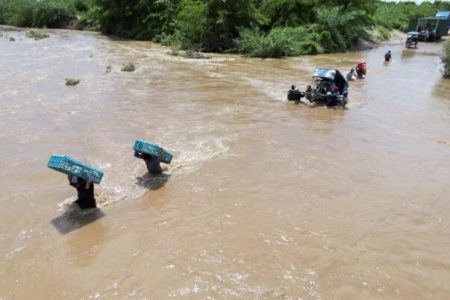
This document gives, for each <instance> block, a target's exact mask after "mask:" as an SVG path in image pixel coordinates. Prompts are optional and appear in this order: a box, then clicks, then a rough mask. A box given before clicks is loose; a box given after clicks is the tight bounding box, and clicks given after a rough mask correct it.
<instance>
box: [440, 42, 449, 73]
mask: <svg viewBox="0 0 450 300" xmlns="http://www.w3.org/2000/svg"><path fill="white" fill-rule="evenodd" d="M441 60H442V63H443V64H444V66H443V72H442V73H443V74H444V76H445V77H450V41H447V42H446V43H445V44H444V48H443V53H442V56H441Z"/></svg>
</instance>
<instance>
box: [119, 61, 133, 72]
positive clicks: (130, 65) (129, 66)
mask: <svg viewBox="0 0 450 300" xmlns="http://www.w3.org/2000/svg"><path fill="white" fill-rule="evenodd" d="M134 70H135V67H134V64H133V63H130V62H129V63H128V64H126V65H124V66H123V67H122V71H124V72H134Z"/></svg>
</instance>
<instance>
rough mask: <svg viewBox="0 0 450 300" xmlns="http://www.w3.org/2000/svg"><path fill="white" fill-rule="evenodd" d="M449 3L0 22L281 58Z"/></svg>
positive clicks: (137, 6) (180, 0) (84, 9)
mask: <svg viewBox="0 0 450 300" xmlns="http://www.w3.org/2000/svg"><path fill="white" fill-rule="evenodd" d="M437 10H450V3H449V2H440V1H435V2H434V3H430V2H424V3H422V4H421V5H416V4H414V3H412V2H406V3H392V2H382V1H377V0H321V1H319V0H233V1H223V0H167V1H158V0H129V1H110V0H0V24H9V25H14V26H20V27H49V28H73V29H84V30H99V31H101V32H102V33H104V34H109V35H117V36H120V37H124V38H130V39H138V40H152V41H155V42H159V43H161V44H163V45H167V46H172V47H173V48H174V49H184V50H194V51H204V52H237V53H242V54H246V55H249V56H254V57H282V56H297V55H303V54H320V53H335V52H343V51H347V50H352V49H355V48H359V46H358V45H361V40H364V41H369V42H376V41H377V40H386V39H388V38H389V37H390V32H391V30H392V29H398V30H403V31H405V30H406V29H407V27H408V22H409V20H410V19H411V18H418V17H423V16H431V15H434V14H435V13H436V11H437Z"/></svg>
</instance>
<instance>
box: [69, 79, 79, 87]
mask: <svg viewBox="0 0 450 300" xmlns="http://www.w3.org/2000/svg"><path fill="white" fill-rule="evenodd" d="M79 83H80V79H74V78H66V85H68V86H74V85H77V84H79Z"/></svg>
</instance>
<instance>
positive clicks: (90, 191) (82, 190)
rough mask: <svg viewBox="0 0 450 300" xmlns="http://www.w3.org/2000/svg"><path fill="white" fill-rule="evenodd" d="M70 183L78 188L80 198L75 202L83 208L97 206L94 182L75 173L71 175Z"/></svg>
mask: <svg viewBox="0 0 450 300" xmlns="http://www.w3.org/2000/svg"><path fill="white" fill-rule="evenodd" d="M69 184H70V185H71V186H73V187H74V188H76V189H77V193H78V199H77V200H76V201H75V202H74V203H75V204H77V205H78V206H79V207H80V208H81V209H88V208H97V203H96V201H95V197H94V183H93V181H92V180H88V181H86V180H84V179H83V178H81V177H78V176H75V175H69Z"/></svg>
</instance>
